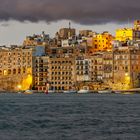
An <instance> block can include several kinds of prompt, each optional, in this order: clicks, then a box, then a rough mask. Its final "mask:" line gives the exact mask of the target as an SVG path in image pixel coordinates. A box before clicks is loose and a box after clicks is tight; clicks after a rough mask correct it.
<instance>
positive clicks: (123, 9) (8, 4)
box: [0, 0, 140, 24]
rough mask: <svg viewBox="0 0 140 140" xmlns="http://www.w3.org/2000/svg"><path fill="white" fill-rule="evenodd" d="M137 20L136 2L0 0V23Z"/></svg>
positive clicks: (138, 3) (138, 4)
mask: <svg viewBox="0 0 140 140" xmlns="http://www.w3.org/2000/svg"><path fill="white" fill-rule="evenodd" d="M139 18H140V1H139V0H0V20H10V19H15V20H18V21H27V20H28V21H31V22H37V21H46V22H54V21H58V20H63V19H67V20H72V21H74V22H77V23H80V24H104V23H108V22H118V23H119V22H127V20H128V19H130V21H131V20H134V19H139Z"/></svg>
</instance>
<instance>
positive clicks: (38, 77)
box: [33, 56, 49, 92]
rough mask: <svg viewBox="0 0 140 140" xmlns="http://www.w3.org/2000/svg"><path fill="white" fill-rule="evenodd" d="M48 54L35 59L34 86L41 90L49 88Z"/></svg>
mask: <svg viewBox="0 0 140 140" xmlns="http://www.w3.org/2000/svg"><path fill="white" fill-rule="evenodd" d="M48 62H49V57H48V56H37V57H35V59H34V68H33V75H34V76H33V79H34V80H33V81H34V83H33V85H34V86H33V87H34V89H36V90H37V91H39V92H44V91H46V90H48V85H49V82H48Z"/></svg>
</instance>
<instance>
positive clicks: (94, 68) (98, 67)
mask: <svg viewBox="0 0 140 140" xmlns="http://www.w3.org/2000/svg"><path fill="white" fill-rule="evenodd" d="M90 59H91V81H93V82H102V81H103V53H102V52H95V53H94V54H92V56H90Z"/></svg>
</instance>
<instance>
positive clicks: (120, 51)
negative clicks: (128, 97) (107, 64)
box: [113, 46, 140, 89]
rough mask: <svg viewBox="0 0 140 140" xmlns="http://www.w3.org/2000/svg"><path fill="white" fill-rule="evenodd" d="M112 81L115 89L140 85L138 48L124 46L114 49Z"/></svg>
mask: <svg viewBox="0 0 140 140" xmlns="http://www.w3.org/2000/svg"><path fill="white" fill-rule="evenodd" d="M113 57H114V60H113V81H114V84H116V89H117V88H118V89H129V88H135V87H139V86H140V49H139V47H135V46H125V47H119V48H116V49H114V52H113Z"/></svg>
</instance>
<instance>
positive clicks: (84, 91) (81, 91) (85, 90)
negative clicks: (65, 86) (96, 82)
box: [78, 89, 90, 93]
mask: <svg viewBox="0 0 140 140" xmlns="http://www.w3.org/2000/svg"><path fill="white" fill-rule="evenodd" d="M78 93H90V90H88V89H81V90H79V91H78Z"/></svg>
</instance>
